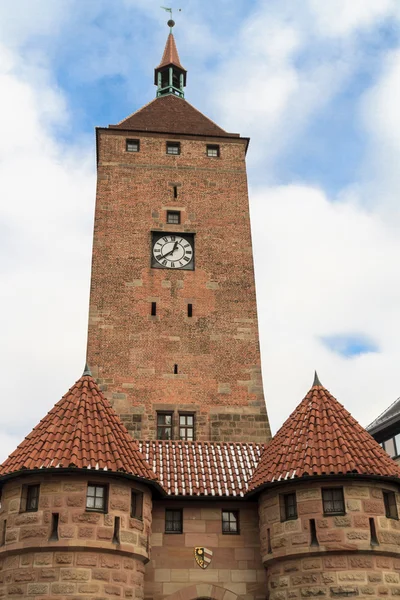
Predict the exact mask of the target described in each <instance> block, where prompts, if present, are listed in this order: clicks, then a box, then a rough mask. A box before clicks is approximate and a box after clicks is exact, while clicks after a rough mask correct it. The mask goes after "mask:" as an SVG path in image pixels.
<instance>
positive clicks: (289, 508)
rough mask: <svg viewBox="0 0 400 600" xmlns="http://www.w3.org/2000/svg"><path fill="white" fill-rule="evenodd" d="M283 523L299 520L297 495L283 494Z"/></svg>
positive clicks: (281, 502) (281, 500)
mask: <svg viewBox="0 0 400 600" xmlns="http://www.w3.org/2000/svg"><path fill="white" fill-rule="evenodd" d="M280 505H281V521H289V520H291V519H297V501H296V494H295V493H292V494H282V495H281V497H280Z"/></svg>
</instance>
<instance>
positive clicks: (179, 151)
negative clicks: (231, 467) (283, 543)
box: [88, 34, 270, 442]
mask: <svg viewBox="0 0 400 600" xmlns="http://www.w3.org/2000/svg"><path fill="white" fill-rule="evenodd" d="M171 39H172V40H173V36H172V34H170V36H169V38H168V42H167V49H166V52H167V50H168V47H169V50H168V52H167V53H166V57H164V58H165V60H163V62H162V64H161V65H160V67H158V70H159V69H161V71H162V72H163V73H164V72H168V69H170V71H171V81H174V79H173V75H174V76H175V71H174V69H178V73H180V74H181V75H182V77H181V79H180V81H181V83H182V86H183V83H184V81H185V77H186V76H185V77H184V76H183V74H185V73H186V72H185V71H184V70H183V67H182V66H181V65H180V63H179V66H176V64H177V63H178V61H179V59H176V60H175V63H176V64H175V63H174V62H173V61H174V56H175V54H174V53H175V52H176V49H175V50H174V47H173V46H172V45H171V44H172V42H171ZM168 45H169V46H168ZM171 61H172V62H171ZM168 65H170V66H169V67H168ZM171 65H172V66H171ZM157 72H158V71H157V70H156V74H157ZM175 79H176V80H177V81H178V79H177V78H175ZM160 82H161V83H160V86H163V85H167V84H166V83H165V84H163V83H162V78H161V75H160ZM176 85H178V83H176ZM160 89H161V95H160V96H159V97H157V98H156V99H155V100H153V102H151V103H150V104H148V105H147V106H145V107H144V108H142V109H141V110H139V111H137V113H135V114H133V115H131V116H130V117H128V118H127V119H125V120H124V121H123V122H121V123H119V124H118V125H116V126H110V127H109V128H105V129H98V130H97V153H98V182H97V200H96V212H95V229H94V242H93V263H92V283H91V296H90V318H89V337H88V362H89V364H90V367H91V369H92V372H93V375H94V376H95V377H96V378H97V380H98V382H99V384H100V385H101V387H102V390H103V391H104V393H105V395H106V397H107V398H108V399H109V400H110V402H112V404H113V406H114V408H115V410H116V411H117V413H118V414H119V415H120V416H121V418H122V420H123V422H124V423H125V425H126V427H127V428H128V429H129V430H130V431H131V432H132V435H133V436H134V437H137V438H142V439H146V438H149V439H154V438H157V437H160V435H159V433H160V431H159V430H158V427H157V425H158V423H157V419H158V415H159V414H162V413H169V414H170V415H171V420H172V427H171V430H170V431H169V432H168V434H166V436H165V438H166V439H168V436H169V437H172V438H174V439H179V437H180V433H181V430H180V427H179V425H180V415H182V414H185V413H193V417H194V419H195V436H194V437H195V439H199V440H229V441H255V442H260V441H262V442H265V441H267V440H268V439H269V437H270V433H269V425H268V418H267V413H266V408H265V401H264V396H263V387H262V380H261V364H260V350H259V340H258V325H257V311H256V295H255V283H254V272H253V256H252V245H251V232H250V217H249V206H248V193H247V177H246V163H245V156H246V149H247V145H248V139H246V138H241V137H240V136H239V135H238V134H230V133H227V132H225V131H224V130H223V129H221V128H220V127H218V126H217V125H216V124H215V123H213V122H212V121H210V120H209V119H208V118H206V117H205V116H204V115H202V114H201V113H200V112H198V111H197V110H196V109H195V108H193V107H192V106H191V105H190V104H189V103H188V102H187V101H186V100H185V99H184V98H182V97H179V96H178V95H176V94H175V93H169V91H171V90H172V91H173V90H174V89H175V88H173V87H171V88H165V87H161V88H160ZM182 89H183V88H182ZM176 90H178V88H176V89H175V91H176ZM165 91H166V92H168V93H166V94H165V93H164V92H165ZM179 93H181V92H179ZM132 150H133V151H132ZM176 236H177V237H176ZM175 237H176V239H178V240H180V241H182V240H183V242H184V243H185V242H187V243H189V244H190V248H191V249H190V250H189V253H188V254H187V255H186V256H184V257H182V255H181V254H180V246H179V247H177V248H176V250H175V251H173V252H171V250H173V249H174V245H173V244H174V242H173V240H175ZM157 240H159V241H160V242H159V245H158V246H157ZM157 248H158V249H159V253H158V255H157V254H156V251H157ZM164 254H165V260H161V258H160V257H163V256H164ZM157 256H158V259H157ZM175 258H176V260H175ZM185 261H188V262H185Z"/></svg>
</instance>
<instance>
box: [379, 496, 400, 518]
mask: <svg viewBox="0 0 400 600" xmlns="http://www.w3.org/2000/svg"><path fill="white" fill-rule="evenodd" d="M383 502H384V504H385V514H386V516H387V518H388V519H398V518H399V515H398V513H397V503H396V494H395V493H394V492H388V491H386V490H384V491H383Z"/></svg>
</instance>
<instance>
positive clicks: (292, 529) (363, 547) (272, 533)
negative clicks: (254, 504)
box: [249, 378, 400, 600]
mask: <svg viewBox="0 0 400 600" xmlns="http://www.w3.org/2000/svg"><path fill="white" fill-rule="evenodd" d="M399 476H400V469H399V466H398V465H397V464H396V463H395V462H394V461H393V460H392V459H391V458H390V457H389V456H388V455H387V454H386V452H385V451H384V450H383V449H382V448H381V447H380V446H379V444H378V443H377V442H376V441H375V440H374V439H373V438H372V437H371V436H370V435H369V434H368V433H367V432H366V431H365V429H363V428H362V427H361V426H360V425H359V423H357V421H356V420H355V419H354V418H353V417H352V416H351V415H350V414H349V413H348V412H347V410H346V409H345V408H344V407H343V406H342V405H341V404H339V402H338V401H337V400H336V399H335V398H333V396H332V395H331V394H330V393H329V392H328V390H326V389H325V388H324V387H323V386H322V385H321V384H320V382H319V381H318V378H316V379H315V381H314V385H313V387H312V388H311V390H310V391H309V392H308V394H307V395H306V397H305V398H304V400H303V401H302V402H301V404H299V406H298V407H297V408H296V410H295V411H294V412H293V413H292V415H291V416H290V417H289V418H288V419H287V421H286V422H285V423H284V424H283V425H282V427H281V429H280V430H279V431H278V433H277V434H276V435H275V437H274V438H273V440H272V441H271V443H270V444H269V445H268V446H267V448H266V450H265V451H264V453H263V455H262V457H261V460H260V462H259V464H258V467H257V469H256V471H255V474H254V476H253V479H252V481H251V484H250V488H251V489H252V490H253V492H255V491H257V492H258V493H259V513H260V535H261V554H262V561H263V563H264V566H265V567H266V569H267V578H268V592H267V598H268V599H269V600H289V599H290V598H314V597H318V598H348V597H357V598H360V599H361V598H365V599H366V598H374V599H375V598H380V597H389V596H390V597H393V596H399V595H400V575H399V570H400V553H399V544H400V533H399V520H398V519H399V512H398V511H399V507H400V495H399V483H400V480H399ZM249 496H250V497H251V492H250V494H249Z"/></svg>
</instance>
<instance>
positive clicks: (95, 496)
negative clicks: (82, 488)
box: [86, 483, 107, 512]
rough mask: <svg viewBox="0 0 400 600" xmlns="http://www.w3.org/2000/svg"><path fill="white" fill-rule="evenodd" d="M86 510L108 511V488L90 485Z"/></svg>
mask: <svg viewBox="0 0 400 600" xmlns="http://www.w3.org/2000/svg"><path fill="white" fill-rule="evenodd" d="M86 510H93V511H96V512H106V511H107V486H106V485H95V484H92V483H89V485H88V489H87V496H86Z"/></svg>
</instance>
